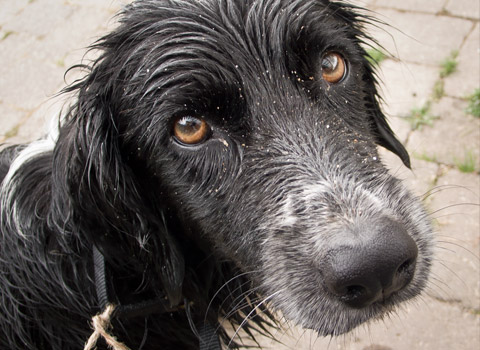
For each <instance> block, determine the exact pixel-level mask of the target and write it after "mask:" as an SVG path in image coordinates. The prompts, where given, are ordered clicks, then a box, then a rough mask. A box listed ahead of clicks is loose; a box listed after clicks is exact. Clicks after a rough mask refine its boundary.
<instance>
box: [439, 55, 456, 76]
mask: <svg viewBox="0 0 480 350" xmlns="http://www.w3.org/2000/svg"><path fill="white" fill-rule="evenodd" d="M457 56H458V50H453V51H452V52H451V53H450V56H448V57H447V58H446V59H444V60H443V61H442V62H441V63H440V67H441V68H442V69H441V70H440V78H445V77H448V76H449V75H450V74H452V73H454V72H455V71H456V70H457V65H458V62H457Z"/></svg>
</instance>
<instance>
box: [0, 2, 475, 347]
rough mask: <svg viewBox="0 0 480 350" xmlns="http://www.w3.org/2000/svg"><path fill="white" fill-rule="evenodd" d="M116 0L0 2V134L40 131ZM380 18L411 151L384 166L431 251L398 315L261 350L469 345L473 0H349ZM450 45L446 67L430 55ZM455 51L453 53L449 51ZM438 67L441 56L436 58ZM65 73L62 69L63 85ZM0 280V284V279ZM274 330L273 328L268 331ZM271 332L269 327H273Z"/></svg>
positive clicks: (391, 86)
mask: <svg viewBox="0 0 480 350" xmlns="http://www.w3.org/2000/svg"><path fill="white" fill-rule="evenodd" d="M125 2H127V0H123V1H120V0H0V142H5V143H16V142H25V141H30V140H33V139H35V138H38V137H40V136H41V135H42V134H43V132H44V130H45V128H44V125H46V124H47V121H48V120H49V119H50V118H51V117H52V116H53V115H56V114H57V113H58V111H59V110H60V108H61V105H62V104H63V100H62V98H58V97H55V93H57V92H58V91H59V90H60V89H61V88H62V87H64V86H65V82H64V72H65V70H66V69H67V68H68V67H70V66H72V65H73V64H76V63H79V62H80V60H81V59H82V57H83V55H84V53H85V47H86V46H87V45H88V44H90V43H92V42H93V41H94V40H95V39H96V38H98V37H99V36H100V35H101V34H103V33H105V32H106V31H107V30H108V29H109V28H112V27H113V26H114V25H115V21H114V20H112V17H113V15H114V13H116V12H117V10H119V9H120V8H121V6H122V3H125ZM354 3H357V4H361V5H365V6H366V7H367V8H369V9H370V10H372V11H373V12H374V15H375V17H377V18H378V19H380V20H381V21H383V22H385V23H387V24H388V25H389V26H385V25H380V26H379V28H372V29H371V32H372V34H373V35H374V36H375V37H376V38H377V39H378V40H379V42H380V44H381V45H382V46H383V47H384V51H388V52H389V53H390V56H387V57H386V58H385V59H383V60H382V61H381V62H380V73H379V77H380V79H381V80H382V82H383V84H382V91H383V92H382V94H383V96H384V99H385V103H384V105H385V106H384V109H385V110H386V111H387V112H388V114H389V116H390V120H391V124H392V126H393V128H394V130H395V131H396V133H397V134H398V135H399V137H400V138H401V139H402V141H403V142H404V143H405V144H406V146H407V148H408V150H409V152H410V154H411V156H412V169H413V171H409V170H408V169H406V168H405V167H403V166H402V165H401V164H400V162H399V161H398V160H397V159H396V158H395V157H394V156H392V155H391V154H389V153H387V152H382V154H383V155H384V159H385V161H386V162H387V164H389V166H390V168H391V170H392V172H394V173H395V174H396V175H397V176H399V177H400V178H403V179H405V181H406V183H407V184H408V185H409V186H410V187H411V188H412V189H413V191H415V193H417V194H418V195H419V196H421V197H422V198H424V201H425V203H426V206H427V208H428V210H429V212H430V213H431V216H432V218H433V219H434V222H435V227H436V230H437V233H438V234H437V241H438V249H437V256H436V259H435V267H434V271H433V276H432V280H431V283H430V285H429V287H428V290H427V292H426V294H425V295H424V296H423V297H422V298H420V299H418V300H417V301H415V302H412V303H410V304H408V305H407V306H406V307H404V308H403V309H402V310H401V311H400V312H399V313H398V315H394V316H392V317H391V318H390V319H386V320H384V321H382V322H378V323H373V324H370V325H368V326H366V327H364V328H361V329H359V330H357V331H355V332H354V333H352V334H349V335H347V336H345V337H341V338H338V339H317V338H316V336H315V335H314V334H313V333H311V332H304V331H301V330H295V329H294V330H292V331H290V332H289V334H290V336H284V337H283V339H284V342H285V346H280V345H278V344H276V345H271V344H270V342H269V341H267V340H266V341H265V343H264V344H265V346H266V348H268V349H312V350H314V349H332V350H333V349H346V350H347V349H348V350H357V349H358V350H387V349H395V350H412V349H431V350H447V349H448V350H450V349H459V350H469V349H472V350H473V349H475V350H476V349H479V348H480V281H479V280H480V271H479V270H480V268H479V265H480V264H479V259H480V258H479V256H480V250H479V249H480V248H479V245H480V237H479V236H480V228H479V219H480V213H479V201H480V193H479V192H480V181H479V179H480V177H479V170H480V118H478V117H474V116H472V115H469V114H467V113H466V112H465V110H466V108H467V106H468V100H467V98H466V97H467V96H469V95H471V94H472V93H473V92H474V90H475V89H478V88H480V49H479V46H480V29H479V19H480V8H479V7H480V6H479V4H480V3H479V1H478V0H428V1H427V0H402V1H398V0H358V1H354ZM452 52H457V55H456V58H454V59H453V60H454V61H456V62H457V69H456V70H455V71H454V72H453V73H450V74H448V73H445V72H444V73H443V77H441V72H442V70H443V69H444V68H442V64H441V63H442V62H443V61H445V60H446V59H447V58H448V57H450V56H451V55H452ZM453 56H455V54H453ZM443 66H444V65H443ZM73 79H74V75H71V74H69V75H67V76H66V80H67V82H71V81H72V80H73ZM0 288H1V286H0ZM279 335H280V334H279ZM280 336H281V335H280Z"/></svg>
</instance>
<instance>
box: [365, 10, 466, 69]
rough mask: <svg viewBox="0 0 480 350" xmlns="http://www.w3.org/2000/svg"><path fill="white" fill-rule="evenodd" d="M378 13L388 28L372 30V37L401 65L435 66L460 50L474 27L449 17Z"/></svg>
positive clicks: (398, 12)
mask: <svg viewBox="0 0 480 350" xmlns="http://www.w3.org/2000/svg"><path fill="white" fill-rule="evenodd" d="M378 12H379V14H380V15H379V16H378V17H379V19H380V20H383V21H385V22H386V23H388V26H382V27H381V28H378V29H371V32H372V35H373V36H374V37H375V38H376V39H377V40H378V41H379V42H380V44H382V46H384V47H385V48H386V49H387V50H388V52H389V53H391V54H392V55H394V56H396V57H397V58H399V59H400V60H402V61H404V62H414V63H420V64H426V65H433V66H436V65H438V64H439V63H440V61H441V60H443V59H444V58H446V57H448V56H449V54H450V52H451V51H452V50H458V49H460V47H461V44H462V42H463V40H464V38H465V37H466V36H467V34H468V33H470V31H471V30H472V28H473V26H474V24H473V23H472V21H470V20H466V19H461V18H452V17H448V16H434V15H431V14H425V13H416V12H403V11H396V10H393V9H383V8H382V9H380V8H379V9H378ZM452 28H455V30H452Z"/></svg>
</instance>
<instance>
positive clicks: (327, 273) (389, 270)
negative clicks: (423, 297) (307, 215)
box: [321, 217, 418, 308]
mask: <svg viewBox="0 0 480 350" xmlns="http://www.w3.org/2000/svg"><path fill="white" fill-rule="evenodd" d="M417 255H418V249H417V245H416V244H415V242H414V240H413V239H412V238H411V237H410V235H409V234H408V233H407V231H406V229H405V227H404V226H403V225H402V224H400V223H399V222H397V221H394V220H392V219H389V218H386V217H383V218H381V219H378V220H375V221H374V222H373V221H372V222H369V223H361V224H358V225H355V227H354V228H353V229H350V230H348V231H346V232H345V233H342V234H340V235H338V237H337V236H335V243H334V244H333V245H332V246H330V248H329V250H328V252H327V254H326V259H325V261H324V263H322V268H321V270H322V273H323V275H324V278H325V283H326V286H327V288H328V289H329V290H330V292H332V293H333V294H334V295H335V296H336V297H337V298H339V299H340V300H341V301H342V302H344V303H345V304H347V305H349V306H351V307H354V308H362V307H366V306H368V305H370V304H372V303H374V302H376V301H380V300H385V299H387V298H388V297H389V296H390V295H391V294H392V293H395V292H397V291H399V290H401V289H402V288H404V287H405V286H406V285H408V283H410V281H411V280H412V278H413V275H414V272H415V262H416V259H417Z"/></svg>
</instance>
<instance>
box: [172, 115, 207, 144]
mask: <svg viewBox="0 0 480 350" xmlns="http://www.w3.org/2000/svg"><path fill="white" fill-rule="evenodd" d="M209 131H210V128H209V127H208V124H207V122H206V121H205V120H203V119H200V118H196V117H192V116H185V117H181V118H179V119H177V121H176V122H175V124H174V125H173V134H174V135H175V138H176V139H177V140H178V141H179V142H180V143H183V144H186V145H196V144H199V143H202V142H203V141H205V139H206V138H207V136H208V134H209Z"/></svg>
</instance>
